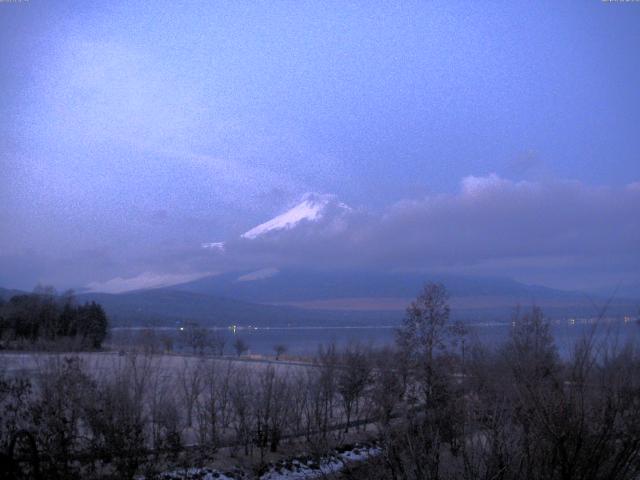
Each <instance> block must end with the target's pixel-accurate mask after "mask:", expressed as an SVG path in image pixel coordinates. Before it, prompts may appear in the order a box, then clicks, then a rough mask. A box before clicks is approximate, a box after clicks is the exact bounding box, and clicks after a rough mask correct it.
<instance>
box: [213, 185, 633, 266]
mask: <svg viewBox="0 0 640 480" xmlns="http://www.w3.org/2000/svg"><path fill="white" fill-rule="evenodd" d="M337 223H338V224H339V225H340V228H336V224H337ZM638 245H640V189H638V188H637V182H636V183H632V184H629V185H628V186H625V187H622V188H612V187H594V186H589V185H586V184H584V183H581V182H576V181H553V182H546V183H541V182H525V181H521V182H515V181H512V180H509V179H506V178H502V177H500V176H498V175H496V174H491V175H487V176H481V177H476V176H469V177H465V178H464V179H463V180H462V181H461V184H460V188H459V190H458V192H456V193H454V194H437V195H429V196H426V197H423V198H419V199H407V200H403V201H400V202H398V203H395V204H393V205H391V206H389V207H388V208H387V209H385V210H384V211H383V212H381V213H378V214H374V213H371V212H367V211H365V210H363V209H360V210H358V209H356V210H352V211H348V212H345V211H340V212H337V213H336V214H335V215H333V216H332V215H330V214H324V215H323V216H321V217H319V218H318V219H317V220H316V221H311V222H303V223H300V224H299V225H297V226H296V228H292V229H288V230H282V231H277V232H270V235H268V236H264V237H261V238H255V239H234V240H231V241H229V242H227V244H226V252H227V258H226V260H225V261H226V262H231V263H233V259H237V260H238V262H239V263H242V264H246V263H247V262H248V261H249V260H250V259H251V260H253V261H254V266H255V267H260V266H261V264H262V265H268V266H271V265H275V266H286V265H296V266H305V267H316V268H349V267H353V268H356V267H357V268H384V269H418V270H420V269H423V270H448V271H454V270H455V271H458V272H460V271H465V270H469V271H474V272H475V273H492V274H508V275H515V276H519V277H521V278H522V277H525V278H527V276H528V275H529V276H531V278H538V277H536V275H538V276H541V277H540V278H541V279H543V277H544V273H545V272H546V274H547V275H549V276H550V278H551V277H560V276H561V275H562V273H563V272H565V273H567V274H570V273H571V272H574V273H575V275H578V274H577V273H576V272H581V275H584V274H588V275H593V276H596V275H599V274H601V273H602V272H603V271H606V272H607V273H608V275H609V276H611V277H612V278H615V276H616V272H617V273H619V277H620V278H623V277H624V276H625V275H633V271H635V272H637V271H638V267H639V266H640V249H638ZM634 269H635V270H634Z"/></svg>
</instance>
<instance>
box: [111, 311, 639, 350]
mask: <svg viewBox="0 0 640 480" xmlns="http://www.w3.org/2000/svg"><path fill="white" fill-rule="evenodd" d="M397 328H398V326H397V325H387V326H358V327H348V326H345V327H279V328H275V327H274V328H237V329H236V330H235V331H233V330H231V329H212V330H217V331H218V332H219V333H222V334H223V335H224V336H225V338H226V347H225V353H229V354H230V353H232V350H233V346H232V345H233V342H234V340H235V338H236V337H240V338H242V339H243V340H244V341H245V342H246V343H247V344H248V346H249V349H250V353H254V354H267V355H270V354H273V351H274V350H273V349H274V346H275V345H284V346H285V347H286V348H287V352H288V353H290V354H294V355H295V354H311V353H314V352H315V351H317V349H318V347H319V346H320V345H328V344H330V343H332V342H335V343H336V345H337V346H339V347H342V346H345V345H347V344H349V343H360V344H363V345H371V346H374V347H382V346H385V345H391V344H393V342H394V340H395V331H396V329H397ZM468 328H469V341H472V340H479V341H481V342H483V343H485V344H487V345H491V346H496V345H499V344H500V343H502V342H504V341H505V340H506V339H507V337H508V335H509V331H510V330H511V328H512V327H511V324H509V323H483V324H474V325H469V326H468ZM143 330H144V329H141V328H125V327H122V328H114V329H113V331H112V338H113V341H114V343H118V344H122V343H135V342H136V339H137V338H140V337H139V335H141V332H142V331H143ZM154 332H156V333H158V334H159V335H169V336H171V337H172V338H174V345H175V347H174V348H175V349H178V350H180V349H183V348H184V345H182V342H181V341H180V339H181V332H180V330H179V329H178V328H155V329H154ZM552 332H553V335H554V338H555V341H556V345H557V346H558V350H559V351H560V353H561V354H562V355H563V356H567V355H568V354H569V353H570V352H571V351H572V349H573V346H574V345H575V343H576V341H577V340H579V339H580V338H581V337H583V336H584V335H585V334H590V333H591V332H594V334H595V338H596V339H597V340H601V341H607V342H608V343H609V344H614V343H615V344H618V345H620V346H621V345H623V344H625V343H627V342H632V343H636V344H638V345H640V343H638V342H640V324H638V323H637V322H636V321H635V320H632V319H626V321H625V319H605V320H600V321H599V322H595V321H593V320H563V321H557V322H554V323H552Z"/></svg>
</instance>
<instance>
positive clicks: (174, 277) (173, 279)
mask: <svg viewBox="0 0 640 480" xmlns="http://www.w3.org/2000/svg"><path fill="white" fill-rule="evenodd" d="M209 274H210V273H193V274H167V273H159V274H158V273H152V272H145V273H141V274H140V275H137V276H135V277H130V278H122V277H117V278H112V279H111V280H108V281H106V282H90V283H89V284H88V285H87V289H88V290H89V291H92V292H104V293H121V292H127V291H130V290H141V289H145V288H159V287H167V286H170V285H176V284H179V283H185V282H190V281H192V280H196V279H198V278H201V277H203V276H205V275H209Z"/></svg>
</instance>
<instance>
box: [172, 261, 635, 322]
mask: <svg viewBox="0 0 640 480" xmlns="http://www.w3.org/2000/svg"><path fill="white" fill-rule="evenodd" d="M259 273H260V271H259V272H233V273H227V274H223V275H218V276H212V277H206V278H203V279H199V280H196V281H193V282H189V283H185V284H182V285H176V286H174V287H172V288H174V289H176V290H182V291H188V292H198V293H205V294H212V295H221V296H225V297H230V298H236V299H239V300H243V301H252V302H258V303H264V304H279V305H290V306H297V307H303V308H310V309H327V310H360V311H366V310H369V311H378V310H386V311H396V312H399V313H401V312H402V311H403V310H404V308H406V306H407V305H408V303H409V302H410V301H411V300H412V299H413V298H415V296H416V295H417V294H418V292H419V291H420V288H421V286H422V285H423V284H424V283H425V282H427V281H437V282H441V283H443V284H444V285H445V286H446V287H447V289H448V291H449V293H450V294H451V304H452V307H453V311H454V314H456V315H459V316H462V317H465V318H480V317H482V318H487V317H490V316H491V315H495V316H496V318H495V319H496V320H505V319H506V318H508V317H509V315H510V313H511V312H512V311H513V309H514V308H515V307H516V306H518V305H522V306H525V307H526V306H530V305H533V304H536V305H539V306H541V307H543V308H544V309H545V311H547V312H548V313H549V314H550V315H555V316H564V315H589V316H592V315H595V314H597V312H598V306H600V307H601V306H603V305H605V303H606V299H605V298H604V297H598V296H593V295H591V296H589V295H586V294H583V293H580V292H567V291H562V290H556V289H552V288H547V287H543V286H537V285H526V284H523V283H520V282H517V281H515V280H512V279H508V278H499V277H469V276H457V275H442V274H438V275H429V274H423V273H397V272H396V273H384V272H374V271H359V272H357V271H356V272H354V271H348V272H340V271H325V272H319V271H312V270H303V269H284V270H280V271H278V270H276V269H270V274H269V275H260V274H259ZM247 278H251V279H253V280H251V281H247V280H246V279H247ZM634 305H635V303H634V301H633V300H628V299H622V298H617V299H614V301H613V302H612V303H611V305H610V307H609V312H610V313H612V314H619V313H620V312H622V313H625V314H626V313H630V312H632V311H635V310H634V308H637V307H635V306H634Z"/></svg>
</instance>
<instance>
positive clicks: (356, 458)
mask: <svg viewBox="0 0 640 480" xmlns="http://www.w3.org/2000/svg"><path fill="white" fill-rule="evenodd" d="M380 452H381V450H380V448H379V447H377V446H375V445H374V446H372V445H355V446H353V447H351V448H349V449H346V450H342V451H338V450H336V451H334V452H333V453H332V454H330V455H329V456H327V457H324V458H323V459H322V460H321V461H320V462H319V463H318V462H317V461H315V460H313V459H312V458H311V457H304V458H294V459H288V460H280V461H279V462H277V463H275V464H269V465H268V467H267V471H266V472H265V473H263V474H262V475H260V476H259V477H257V478H258V479H259V480H306V479H311V478H320V477H323V476H325V475H329V474H332V473H336V472H339V471H340V470H342V469H343V468H344V467H345V466H346V465H348V464H350V463H355V462H361V461H363V460H366V459H368V458H371V457H375V456H376V455H379V454H380ZM159 478H160V479H161V480H246V479H249V478H256V477H254V476H253V475H249V474H247V473H246V472H244V471H242V470H241V469H239V468H235V469H233V470H232V471H226V472H221V471H220V470H216V469H213V468H189V469H186V470H174V471H171V472H165V473H163V474H161V475H160V477H159ZM138 480H144V477H140V478H139V479H138Z"/></svg>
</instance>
